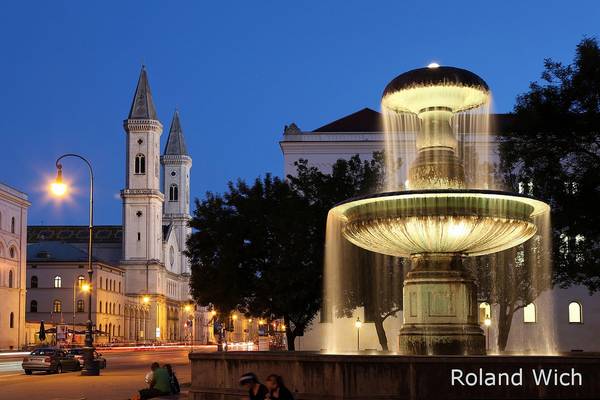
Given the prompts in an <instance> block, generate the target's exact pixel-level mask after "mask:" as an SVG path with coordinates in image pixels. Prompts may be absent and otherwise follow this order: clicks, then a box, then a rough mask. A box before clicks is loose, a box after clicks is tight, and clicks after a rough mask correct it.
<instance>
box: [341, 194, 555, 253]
mask: <svg viewBox="0 0 600 400" xmlns="http://www.w3.org/2000/svg"><path fill="white" fill-rule="evenodd" d="M549 209H550V208H549V206H548V205H547V204H546V203H544V202H542V201H539V200H536V199H533V198H530V197H526V196H521V195H516V194H513V193H508V192H501V191H493V190H451V189H447V190H422V191H403V192H388V193H378V194H375V195H371V196H364V197H359V198H354V199H350V200H348V201H346V202H343V203H340V204H338V205H337V206H336V207H334V208H333V209H332V211H331V212H332V213H334V214H336V215H338V216H340V217H341V218H342V220H343V221H344V227H343V234H344V237H346V239H348V240H349V241H350V242H352V243H353V244H355V245H357V246H359V247H362V248H364V249H367V250H370V251H374V252H377V253H383V254H387V255H391V256H398V257H407V256H410V255H415V254H423V253H430V254H462V255H466V256H478V255H484V254H489V253H495V252H498V251H502V250H505V249H508V248H511V247H514V246H517V245H519V244H521V243H523V242H525V241H526V240H528V239H529V238H531V237H532V236H533V235H534V234H535V233H536V230H537V228H536V226H535V224H534V223H533V218H534V217H535V216H537V215H541V214H543V213H545V212H547V211H549Z"/></svg>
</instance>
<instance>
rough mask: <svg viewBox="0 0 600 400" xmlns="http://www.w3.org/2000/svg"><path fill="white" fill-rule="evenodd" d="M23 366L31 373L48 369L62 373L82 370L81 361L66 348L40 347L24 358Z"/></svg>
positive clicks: (27, 372)
mask: <svg viewBox="0 0 600 400" xmlns="http://www.w3.org/2000/svg"><path fill="white" fill-rule="evenodd" d="M21 367H22V368H23V369H24V370H25V374H27V375H31V373H32V372H33V371H46V372H51V373H55V374H60V373H61V372H63V371H80V370H81V365H80V364H79V361H77V360H76V359H75V357H73V356H72V355H69V354H67V353H66V352H65V351H64V350H60V349H51V348H40V349H36V350H34V351H32V352H31V353H30V354H29V355H28V356H27V357H25V358H23V363H22V364H21Z"/></svg>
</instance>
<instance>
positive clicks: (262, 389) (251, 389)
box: [240, 372, 269, 400]
mask: <svg viewBox="0 0 600 400" xmlns="http://www.w3.org/2000/svg"><path fill="white" fill-rule="evenodd" d="M240 385H242V386H243V387H244V388H246V389H248V399H249V400H265V399H267V395H268V394H269V390H268V389H267V387H266V386H265V385H263V384H262V383H260V382H259V380H258V378H257V376H256V374H254V373H253V372H248V373H246V374H244V375H242V376H241V377H240Z"/></svg>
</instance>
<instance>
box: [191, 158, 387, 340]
mask: <svg viewBox="0 0 600 400" xmlns="http://www.w3.org/2000/svg"><path fill="white" fill-rule="evenodd" d="M382 163H383V157H382V156H381V154H375V155H374V158H373V160H368V161H367V160H364V161H363V160H360V158H359V157H358V156H355V157H352V158H351V159H350V160H339V161H337V162H336V163H335V165H333V168H332V172H331V173H330V174H326V173H322V172H320V171H319V170H318V169H316V168H315V167H312V166H309V165H308V163H307V162H306V161H304V160H300V161H299V162H297V164H296V166H297V174H296V175H295V176H290V177H288V180H281V179H279V178H276V177H275V178H274V177H272V176H271V175H266V176H265V177H264V178H263V179H261V178H257V179H256V180H255V181H254V183H253V184H252V185H248V184H247V183H245V182H244V181H241V180H240V181H238V182H236V183H235V184H233V183H230V184H229V185H228V190H227V192H226V193H224V194H223V195H217V194H212V193H208V194H207V195H206V198H205V199H203V200H202V201H200V200H198V199H197V200H196V202H195V203H196V209H195V211H194V215H193V218H192V220H191V222H190V226H191V227H192V228H193V229H194V233H193V234H192V235H191V236H190V238H189V239H188V243H187V244H188V256H189V257H190V260H191V264H192V279H191V290H192V295H193V297H194V299H195V300H196V301H197V302H198V303H200V304H209V303H210V304H213V305H214V306H215V307H216V308H217V309H218V311H219V313H220V314H224V315H227V314H229V313H230V312H232V311H239V312H242V313H245V314H247V315H253V316H257V317H268V318H271V317H274V318H283V319H284V321H285V324H286V327H287V328H288V329H286V335H287V338H288V346H289V348H290V349H293V348H294V339H295V337H296V336H298V335H302V334H303V332H304V330H305V329H306V328H307V327H308V325H309V324H310V322H311V321H312V320H313V319H314V317H315V315H316V314H317V312H318V310H319V309H320V307H321V302H322V276H323V246H324V240H325V226H326V225H325V224H326V217H327V213H328V211H329V209H330V208H331V207H333V205H335V204H336V203H338V202H340V201H342V200H345V199H346V198H349V197H353V196H356V195H359V194H365V193H371V192H372V191H374V190H376V189H377V188H378V187H380V185H381V182H382V181H383V164H382Z"/></svg>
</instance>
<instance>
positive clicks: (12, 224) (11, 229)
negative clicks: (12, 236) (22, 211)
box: [10, 217, 15, 233]
mask: <svg viewBox="0 0 600 400" xmlns="http://www.w3.org/2000/svg"><path fill="white" fill-rule="evenodd" d="M10 232H11V233H15V217H12V218H11V219H10Z"/></svg>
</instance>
